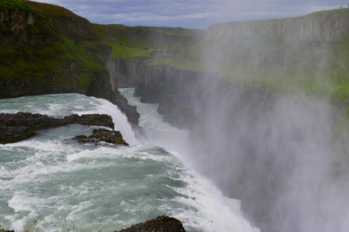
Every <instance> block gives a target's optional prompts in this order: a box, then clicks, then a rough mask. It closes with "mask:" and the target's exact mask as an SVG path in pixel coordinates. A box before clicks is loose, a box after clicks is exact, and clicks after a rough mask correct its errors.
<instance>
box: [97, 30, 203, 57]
mask: <svg viewBox="0 0 349 232" xmlns="http://www.w3.org/2000/svg"><path fill="white" fill-rule="evenodd" d="M94 28H95V30H96V31H97V33H98V35H99V36H100V37H101V38H102V39H103V41H104V42H105V43H106V44H108V45H110V46H112V47H113V54H112V55H113V57H114V58H115V57H124V58H130V57H152V58H154V57H160V58H164V57H174V56H178V54H181V53H183V52H184V51H185V50H186V49H187V48H188V47H189V46H190V45H192V44H193V43H194V41H195V38H196V35H197V34H200V33H199V32H197V31H200V30H194V29H184V28H165V27H127V26H123V25H116V24H113V25H99V24H94ZM194 35H195V36H194Z"/></svg>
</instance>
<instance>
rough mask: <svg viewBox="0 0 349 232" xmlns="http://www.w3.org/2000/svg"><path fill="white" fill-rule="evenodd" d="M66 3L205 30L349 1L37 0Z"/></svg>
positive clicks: (79, 9) (82, 11)
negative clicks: (230, 23)
mask: <svg viewBox="0 0 349 232" xmlns="http://www.w3.org/2000/svg"><path fill="white" fill-rule="evenodd" d="M35 1H36V2H45V3H52V4H56V5H60V6H63V7H65V8H67V9H69V10H71V11H73V12H74V13H75V14H77V15H80V16H82V17H84V18H87V19H88V20H89V21H90V22H92V23H99V24H123V25H127V26H167V27H184V28H200V29H205V28H207V27H208V26H209V25H212V24H216V23H222V22H230V21H242V20H260V19H276V18H290V17H296V16H302V15H305V14H308V13H311V12H314V11H320V10H329V9H336V8H338V7H339V6H340V5H343V6H345V7H348V4H349V0H347V2H343V1H342V0H35Z"/></svg>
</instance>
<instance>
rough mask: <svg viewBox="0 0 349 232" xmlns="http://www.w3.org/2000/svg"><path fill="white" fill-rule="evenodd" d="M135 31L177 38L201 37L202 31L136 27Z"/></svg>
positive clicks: (179, 28)
mask: <svg viewBox="0 0 349 232" xmlns="http://www.w3.org/2000/svg"><path fill="white" fill-rule="evenodd" d="M135 28H137V29H142V30H148V31H158V32H163V33H165V34H167V35H179V36H203V35H204V32H205V31H204V30H201V29H187V28H182V27H144V26H137V27H135Z"/></svg>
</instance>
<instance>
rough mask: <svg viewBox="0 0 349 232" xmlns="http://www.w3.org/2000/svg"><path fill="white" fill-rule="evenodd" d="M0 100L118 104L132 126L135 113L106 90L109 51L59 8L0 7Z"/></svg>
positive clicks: (11, 2)
mask: <svg viewBox="0 0 349 232" xmlns="http://www.w3.org/2000/svg"><path fill="white" fill-rule="evenodd" d="M0 31H1V33H0V70H1V72H0V98H8V97H18V96H26V95H37V94H54V93H72V92H74V93H81V94H86V95H89V96H95V97H101V98H105V99H108V100H109V101H111V102H113V103H115V104H117V105H118V106H119V108H120V109H121V111H123V112H124V113H125V114H126V115H127V117H128V119H129V121H130V122H132V123H135V124H137V123H138V118H139V114H138V113H137V111H136V109H135V107H131V106H129V105H128V104H127V100H126V99H125V98H124V97H123V96H121V95H120V93H119V92H118V91H117V90H115V89H114V90H113V89H112V88H111V78H110V75H111V74H112V72H113V70H112V69H111V68H110V66H109V65H108V64H109V63H111V59H112V57H111V53H112V47H110V46H108V45H106V44H104V43H103V41H102V40H101V39H100V37H99V36H98V34H97V33H96V31H95V30H94V28H93V26H92V24H90V23H89V22H88V21H87V20H86V19H84V18H81V17H79V16H77V15H75V14H74V13H72V12H70V11H69V10H67V9H64V8H62V7H59V6H55V5H51V4H44V3H36V2H32V1H25V0H23V1H22V0H5V1H2V2H1V3H0Z"/></svg>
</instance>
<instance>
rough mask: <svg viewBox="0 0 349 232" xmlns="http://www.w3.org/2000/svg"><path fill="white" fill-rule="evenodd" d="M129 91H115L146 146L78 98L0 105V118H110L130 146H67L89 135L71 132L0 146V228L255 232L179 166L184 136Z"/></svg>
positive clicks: (102, 105) (122, 122)
mask: <svg viewBox="0 0 349 232" xmlns="http://www.w3.org/2000/svg"><path fill="white" fill-rule="evenodd" d="M132 91H133V89H124V90H122V92H123V93H124V94H125V95H126V96H127V97H128V98H129V101H130V102H131V104H135V105H137V107H138V109H139V111H140V112H141V118H140V125H141V126H142V127H144V129H145V130H146V131H147V133H148V136H149V142H148V143H145V144H140V143H139V142H138V141H137V140H136V139H135V137H134V134H133V132H132V130H131V127H130V125H129V124H128V123H127V120H126V117H125V116H124V115H122V114H121V113H120V111H119V110H118V109H117V107H115V106H114V105H112V104H111V103H109V102H108V101H106V100H101V99H96V98H93V97H86V96H83V95H79V94H57V95H42V96H34V97H22V98H16V99H3V100H0V113H15V112H18V111H23V112H32V113H41V114H47V115H49V116H53V117H64V116H67V115H70V114H73V113H76V114H79V115H81V114H87V113H100V114H101V113H103V114H109V115H111V116H112V117H113V120H114V123H115V127H116V130H120V131H121V133H122V134H123V136H124V138H125V140H126V141H127V142H128V143H130V144H131V146H130V147H118V148H115V147H94V146H92V145H81V144H79V143H77V142H76V141H74V140H73V139H72V138H73V137H74V136H75V135H79V134H85V135H89V134H91V133H92V129H93V128H95V127H88V126H81V125H70V126H65V127H60V128H56V129H49V130H42V131H40V135H38V136H36V137H33V138H31V139H28V140H25V141H22V142H18V143H14V144H6V145H0V225H1V227H5V228H7V229H14V230H15V231H22V230H23V229H29V230H35V231H115V230H120V229H121V228H126V227H128V226H131V225H132V224H135V223H138V222H142V221H145V220H148V219H152V218H155V217H157V216H159V215H163V214H166V215H169V216H173V217H176V218H178V219H179V220H181V221H182V222H183V224H184V226H185V229H186V230H187V231H189V232H194V231H198V232H199V231H207V232H212V231H216V232H253V231H258V229H256V228H253V227H252V226H251V225H250V224H249V223H248V222H247V221H246V220H245V219H244V218H243V216H242V213H241V211H240V208H239V202H238V201H235V200H233V199H228V198H225V197H223V196H222V194H221V193H220V191H218V190H217V189H216V188H215V187H214V186H213V185H212V184H211V183H210V182H209V181H207V180H206V179H204V178H202V177H201V176H200V175H198V174H197V173H196V172H194V171H192V170H190V169H188V167H187V166H185V165H183V162H184V161H185V157H184V156H183V153H182V152H183V149H185V146H184V145H185V141H186V140H187V137H188V135H189V132H188V131H181V130H177V129H176V128H174V127H172V126H170V125H169V124H166V123H163V122H162V119H161V116H159V115H158V114H157V113H156V106H155V105H150V104H147V105H145V104H141V103H140V102H139V100H138V99H136V98H133V97H132V96H131V95H132ZM174 154H176V155H174ZM178 157H179V158H178ZM181 160H182V161H183V162H181ZM184 163H185V162H184Z"/></svg>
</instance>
